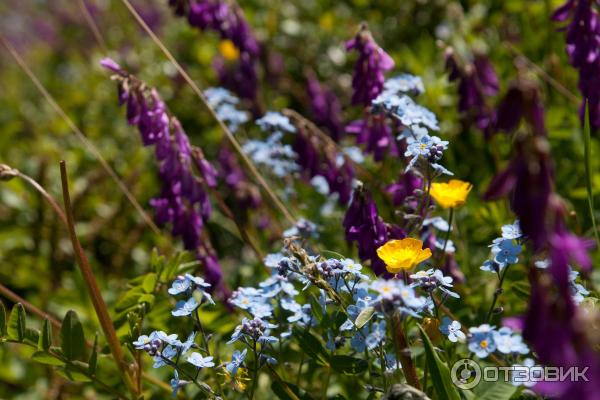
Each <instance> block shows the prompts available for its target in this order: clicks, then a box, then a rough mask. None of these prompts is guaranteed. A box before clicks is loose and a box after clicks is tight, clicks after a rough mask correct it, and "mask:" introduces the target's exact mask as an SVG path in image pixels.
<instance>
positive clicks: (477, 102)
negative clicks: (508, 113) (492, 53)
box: [446, 48, 500, 138]
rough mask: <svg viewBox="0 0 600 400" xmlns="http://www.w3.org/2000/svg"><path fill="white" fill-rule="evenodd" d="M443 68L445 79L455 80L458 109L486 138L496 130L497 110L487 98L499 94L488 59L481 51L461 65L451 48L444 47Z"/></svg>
mask: <svg viewBox="0 0 600 400" xmlns="http://www.w3.org/2000/svg"><path fill="white" fill-rule="evenodd" d="M446 70H447V71H448V80H449V81H450V82H458V95H459V101H458V111H459V112H460V113H461V114H462V115H463V116H464V117H465V119H466V120H467V121H469V122H470V121H471V120H472V121H474V122H475V126H477V128H478V129H479V130H481V131H482V132H483V133H484V134H485V136H486V138H489V137H490V136H491V135H492V134H493V133H494V130H495V122H496V112H495V111H494V109H493V108H491V107H490V106H489V105H488V104H487V102H486V99H487V98H489V97H490V96H494V95H496V94H497V93H498V89H499V87H500V86H499V83H498V76H497V75H496V71H494V66H493V65H492V63H491V62H490V60H489V59H488V58H487V57H486V56H484V55H481V54H476V55H475V56H474V57H473V62H469V63H466V65H462V66H461V65H460V62H459V60H458V57H457V56H456V54H455V53H454V50H453V49H452V48H448V49H446Z"/></svg>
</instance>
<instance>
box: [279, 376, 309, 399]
mask: <svg viewBox="0 0 600 400" xmlns="http://www.w3.org/2000/svg"><path fill="white" fill-rule="evenodd" d="M284 385H285V386H287V387H288V388H289V390H290V391H291V392H292V393H293V394H294V395H295V396H296V397H297V398H299V399H301V400H311V399H312V397H311V396H310V395H309V394H308V393H306V392H304V391H303V390H302V389H300V388H299V387H298V386H296V385H294V384H293V383H290V382H283V381H280V380H273V383H271V390H272V391H273V393H275V395H276V396H277V398H279V399H280V400H293V399H294V398H293V397H292V396H290V395H289V394H288V392H287V390H285V386H284Z"/></svg>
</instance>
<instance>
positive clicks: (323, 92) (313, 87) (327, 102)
mask: <svg viewBox="0 0 600 400" xmlns="http://www.w3.org/2000/svg"><path fill="white" fill-rule="evenodd" d="M306 91H307V94H308V97H309V99H310V107H311V111H312V114H313V116H314V121H315V123H316V124H317V125H319V126H323V127H324V128H326V130H327V132H329V135H330V136H331V138H332V139H333V140H334V141H336V142H339V141H340V139H341V138H342V136H343V135H344V125H343V124H342V117H341V114H342V106H341V105H340V101H339V100H338V98H337V96H336V95H335V93H334V92H333V91H332V90H331V89H328V88H326V87H325V86H323V85H322V84H321V82H319V80H318V79H317V77H316V76H315V75H314V74H310V75H309V76H308V85H307V87H306Z"/></svg>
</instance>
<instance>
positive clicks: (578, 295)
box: [569, 267, 590, 304]
mask: <svg viewBox="0 0 600 400" xmlns="http://www.w3.org/2000/svg"><path fill="white" fill-rule="evenodd" d="M570 268H571V267H569V290H570V292H571V297H572V298H573V301H574V302H575V304H581V302H582V301H583V300H584V299H585V297H586V296H587V295H589V294H590V292H589V290H587V289H586V288H585V287H584V286H583V285H582V284H580V283H577V282H575V280H576V279H577V276H579V272H577V271H573V270H572V269H570Z"/></svg>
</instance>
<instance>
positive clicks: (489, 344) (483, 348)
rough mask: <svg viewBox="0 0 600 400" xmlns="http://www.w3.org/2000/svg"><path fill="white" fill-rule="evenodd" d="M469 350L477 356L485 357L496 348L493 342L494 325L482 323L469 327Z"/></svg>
mask: <svg viewBox="0 0 600 400" xmlns="http://www.w3.org/2000/svg"><path fill="white" fill-rule="evenodd" d="M469 334H470V336H469V345H468V347H469V351H471V352H473V353H475V355H477V357H479V358H485V357H487V356H488V355H489V354H491V353H493V352H494V351H495V350H496V343H495V342H494V327H493V326H490V325H488V324H483V325H481V326H479V327H473V328H469Z"/></svg>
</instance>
